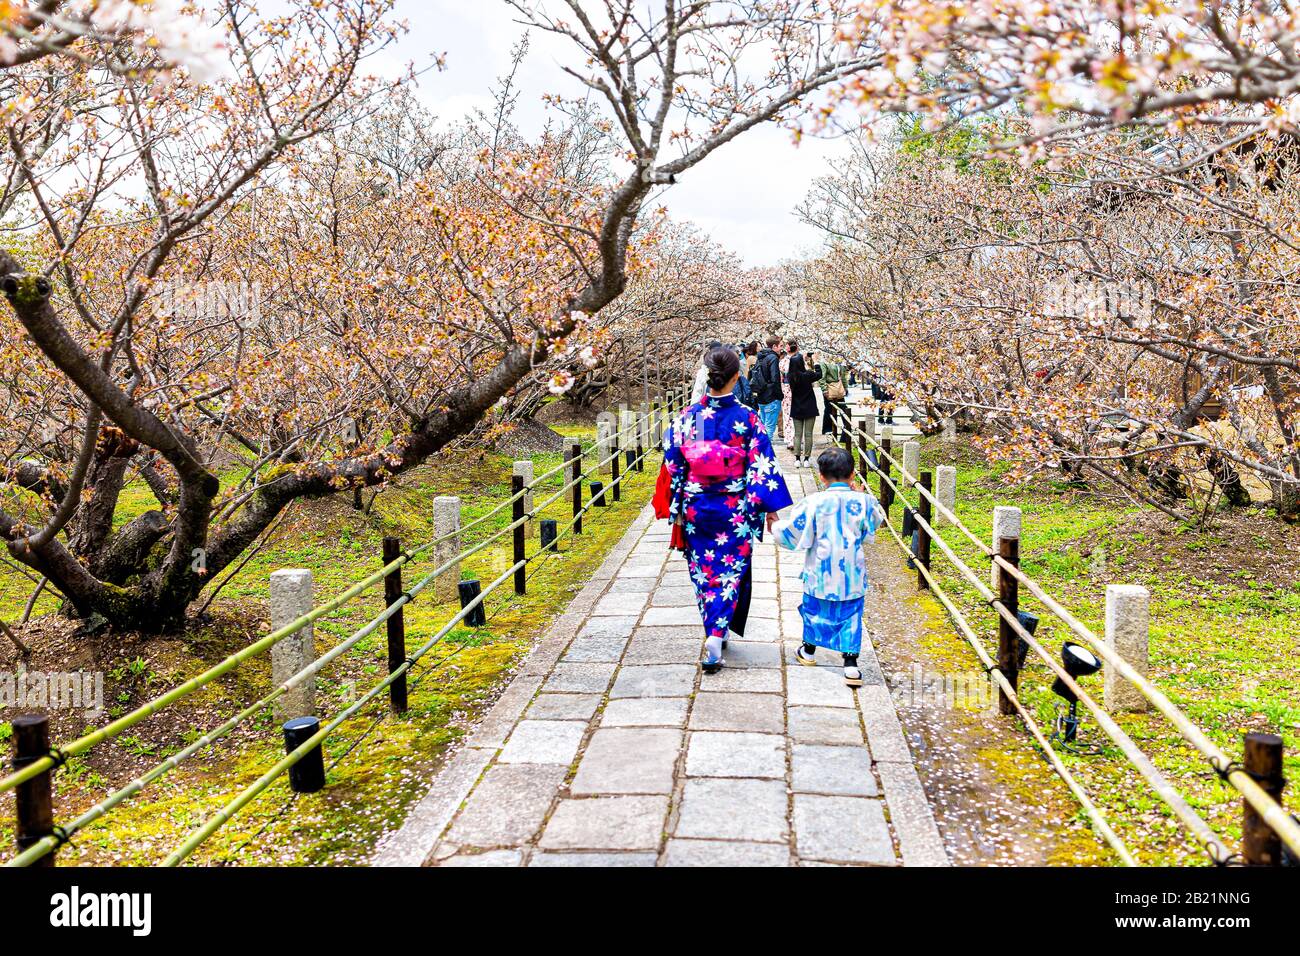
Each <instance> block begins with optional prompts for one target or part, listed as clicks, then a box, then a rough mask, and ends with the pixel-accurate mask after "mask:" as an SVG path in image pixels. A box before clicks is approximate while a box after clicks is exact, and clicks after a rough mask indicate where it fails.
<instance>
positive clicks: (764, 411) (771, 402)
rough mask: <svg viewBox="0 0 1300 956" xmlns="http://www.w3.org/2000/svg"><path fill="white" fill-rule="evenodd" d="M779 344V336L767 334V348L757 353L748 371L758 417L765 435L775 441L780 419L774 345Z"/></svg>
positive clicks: (777, 359) (777, 361) (778, 366)
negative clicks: (751, 368)
mask: <svg viewBox="0 0 1300 956" xmlns="http://www.w3.org/2000/svg"><path fill="white" fill-rule="evenodd" d="M780 344H781V338H780V336H776V335H772V336H768V339H767V348H765V349H763V350H762V351H761V352H759V353H758V357H757V358H756V359H755V360H754V368H753V370H752V371H751V372H750V373H749V390H750V393H751V394H752V395H753V399H754V402H755V404H756V405H757V407H758V415H759V418H760V419H761V420H762V422H763V429H764V430H765V431H766V432H767V437H768V438H770V439H772V441H773V442H775V441H776V427H777V423H778V422H779V421H780V419H781V399H782V397H783V393H782V391H781V357H780V356H779V355H777V354H776V347H777V346H778V345H780Z"/></svg>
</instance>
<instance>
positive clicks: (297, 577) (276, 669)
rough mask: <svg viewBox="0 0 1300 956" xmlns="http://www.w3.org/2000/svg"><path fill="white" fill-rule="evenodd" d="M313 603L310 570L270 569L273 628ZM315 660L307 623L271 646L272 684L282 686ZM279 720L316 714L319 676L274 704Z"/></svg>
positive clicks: (308, 608) (284, 622)
mask: <svg viewBox="0 0 1300 956" xmlns="http://www.w3.org/2000/svg"><path fill="white" fill-rule="evenodd" d="M311 606H312V578H311V572H310V571H307V570H304V569H301V568H288V569H285V570H283V571H272V572H271V630H273V631H278V630H279V629H280V628H282V627H284V626H285V625H286V624H290V623H292V622H293V621H296V620H297V619H298V618H300V617H302V616H303V615H304V614H306V613H307V612H308V611H310V610H311ZM315 659H316V645H315V642H314V641H313V639H312V626H311V625H310V624H307V625H305V626H304V627H302V628H300V629H299V630H297V631H296V632H294V633H293V634H290V635H289V636H288V637H286V638H284V639H283V640H282V641H280V642H279V643H278V644H276V645H275V646H274V647H272V648H271V683H272V684H274V685H275V686H277V687H279V686H280V685H281V684H283V683H284V682H285V681H287V680H288V679H289V678H290V677H292V676H293V675H294V674H296V673H298V671H300V670H302V669H303V668H304V667H306V666H307V665H308V664H310V663H311V662H312V661H314V660H315ZM272 709H273V712H274V714H275V719H276V720H277V721H279V722H280V723H284V722H285V721H286V720H292V719H293V718H294V717H314V716H315V715H316V677H315V675H312V676H311V677H309V678H307V679H306V680H304V681H303V682H302V683H301V684H299V685H298V686H297V687H294V688H292V689H291V690H290V691H289V692H288V693H286V694H282V695H281V696H280V697H278V698H276V700H275V702H274V704H273V705H272Z"/></svg>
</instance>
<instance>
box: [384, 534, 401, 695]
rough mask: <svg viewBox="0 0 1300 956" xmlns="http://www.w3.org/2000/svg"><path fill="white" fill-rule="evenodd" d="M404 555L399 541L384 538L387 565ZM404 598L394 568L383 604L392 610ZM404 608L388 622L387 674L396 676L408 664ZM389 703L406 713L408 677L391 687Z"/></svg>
mask: <svg viewBox="0 0 1300 956" xmlns="http://www.w3.org/2000/svg"><path fill="white" fill-rule="evenodd" d="M401 555H402V541H401V539H400V538H393V537H386V538H384V564H385V565H388V564H392V563H393V562H394V561H396V560H397V559H398V558H399V557H401ZM401 597H402V569H401V568H394V569H393V570H392V571H389V572H388V574H387V575H385V576H384V603H385V604H387V605H388V606H389V607H392V606H393V605H394V604H396V603H397V602H398V601H399V600H400V599H401ZM404 612H405V608H404V607H399V608H398V609H397V610H396V612H394V613H393V614H392V615H391V616H390V617H389V618H388V620H387V621H385V622H384V623H385V624H387V625H388V673H390V674H391V673H393V671H395V670H397V669H398V668H399V667H401V666H402V664H404V663H405V662H406V620H405V617H404ZM388 702H389V703H390V704H391V705H392V707H393V713H395V714H400V713H402V712H404V711H405V710H406V675H405V674H403V675H402V676H401V677H399V678H397V680H395V681H393V682H392V683H391V684H389V685H388Z"/></svg>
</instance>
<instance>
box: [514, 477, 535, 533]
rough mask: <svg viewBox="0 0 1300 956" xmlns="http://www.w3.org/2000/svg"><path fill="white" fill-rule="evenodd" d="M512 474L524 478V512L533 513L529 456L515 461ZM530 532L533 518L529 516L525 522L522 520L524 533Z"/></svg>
mask: <svg viewBox="0 0 1300 956" xmlns="http://www.w3.org/2000/svg"><path fill="white" fill-rule="evenodd" d="M512 474H515V475H518V476H519V477H521V478H523V479H524V487H525V488H526V489H527V490H526V491H525V492H524V512H525V513H527V514H532V513H533V492H532V488H531V487H529V486H530V485H532V483H533V462H532V459H531V458H529V459H525V460H524V461H517V462H515V467H514V471H513V473H512ZM532 532H533V519H532V518H529V519H528V520H527V521H526V522H524V534H525V535H531V534H532Z"/></svg>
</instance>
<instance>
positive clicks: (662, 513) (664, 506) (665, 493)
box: [651, 465, 686, 551]
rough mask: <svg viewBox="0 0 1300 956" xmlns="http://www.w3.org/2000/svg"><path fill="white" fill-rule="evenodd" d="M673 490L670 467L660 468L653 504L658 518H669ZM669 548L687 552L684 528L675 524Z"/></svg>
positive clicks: (663, 466)
mask: <svg viewBox="0 0 1300 956" xmlns="http://www.w3.org/2000/svg"><path fill="white" fill-rule="evenodd" d="M672 489H673V476H672V475H670V474H668V466H667V465H660V466H659V478H658V480H657V481H656V482H655V496H654V500H653V501H652V502H651V504H653V505H654V509H655V517H656V518H667V517H668V513H669V510H670V508H671V506H672ZM668 547H670V548H672V549H673V550H675V551H685V550H686V534H685V533H684V532H683V531H682V526H681V525H679V524H677V522H673V531H672V538H671V539H670V540H669V542H668Z"/></svg>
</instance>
